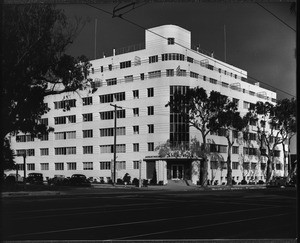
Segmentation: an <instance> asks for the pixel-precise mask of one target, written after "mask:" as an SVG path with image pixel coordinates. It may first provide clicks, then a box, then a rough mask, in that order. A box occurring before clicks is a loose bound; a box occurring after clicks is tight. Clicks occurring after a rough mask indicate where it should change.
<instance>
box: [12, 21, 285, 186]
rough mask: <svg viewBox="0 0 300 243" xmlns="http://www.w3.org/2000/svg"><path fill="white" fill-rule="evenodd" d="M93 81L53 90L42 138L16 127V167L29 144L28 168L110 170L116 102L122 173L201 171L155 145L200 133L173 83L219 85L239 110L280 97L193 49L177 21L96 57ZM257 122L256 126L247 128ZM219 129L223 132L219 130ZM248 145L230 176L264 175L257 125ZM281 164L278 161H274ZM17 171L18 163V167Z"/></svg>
mask: <svg viewBox="0 0 300 243" xmlns="http://www.w3.org/2000/svg"><path fill="white" fill-rule="evenodd" d="M91 64H92V68H91V69H90V76H89V78H91V79H92V80H93V82H92V83H91V87H90V88H87V89H84V90H78V92H72V93H71V92H70V93H64V94H57V95H51V96H48V97H46V98H45V103H47V104H48V107H49V108H50V109H51V110H50V111H49V112H48V113H47V114H45V115H43V117H42V119H41V122H43V123H45V124H47V125H49V126H51V127H53V128H54V132H51V133H49V134H46V135H44V136H43V137H41V138H33V137H31V135H28V134H18V135H17V136H15V137H12V138H11V144H12V148H14V149H15V151H16V154H17V155H19V156H17V157H16V162H17V164H18V165H19V170H22V169H23V168H22V167H23V157H22V156H21V155H22V154H23V152H24V151H25V150H26V154H27V156H26V170H27V173H30V172H39V173H43V176H44V178H52V177H53V176H54V175H65V176H66V177H69V176H71V175H72V174H75V173H76V174H85V175H86V176H87V177H92V178H93V180H97V181H99V180H102V179H103V180H104V181H108V180H110V179H111V177H112V171H113V168H112V165H113V163H112V160H113V148H114V136H113V135H114V109H115V108H114V107H113V106H112V105H117V106H118V107H117V109H116V116H117V126H116V127H117V128H116V135H117V136H116V153H117V159H116V160H117V168H116V171H117V178H123V176H124V175H125V173H129V175H130V176H131V178H132V179H133V178H139V177H141V178H143V179H151V178H152V176H153V173H154V171H156V173H157V180H158V181H162V182H163V183H164V184H166V183H168V181H169V180H181V179H185V180H191V182H192V183H194V184H195V183H197V180H198V179H199V161H197V160H193V159H188V158H185V157H184V156H181V157H180V156H179V157H178V156H177V157H172V156H170V157H168V158H159V157H158V151H157V150H156V147H157V146H158V145H160V144H163V143H166V141H167V140H170V141H171V142H172V143H178V144H179V143H181V142H188V141H190V140H191V139H192V138H196V139H198V140H199V141H201V137H200V133H199V132H198V131H197V130H196V129H195V128H193V127H189V126H188V125H187V124H186V123H184V122H183V121H181V119H180V118H179V117H178V116H177V114H173V113H170V108H169V107H166V104H167V103H168V101H169V100H170V97H171V96H172V95H173V93H174V92H175V91H178V90H180V91H182V92H184V91H185V90H186V89H188V88H193V87H196V86H199V87H203V88H204V89H205V90H206V92H207V93H208V94H209V92H210V91H212V90H215V91H218V92H220V93H222V94H224V95H226V96H228V97H229V98H230V99H232V100H235V101H236V102H237V103H238V108H239V111H240V112H241V115H243V114H245V113H246V112H247V111H248V107H249V106H250V105H251V104H254V103H256V102H257V101H263V102H265V101H268V102H270V103H273V104H275V102H276V93H274V92H272V91H270V90H267V89H264V88H262V87H260V86H259V84H255V85H253V84H250V83H249V82H247V72H246V71H244V70H241V69H239V68H236V67H234V66H232V65H229V64H227V63H224V62H221V61H219V60H217V59H215V58H213V57H212V56H211V55H205V54H203V53H202V52H200V51H199V50H197V49H196V48H195V50H194V49H191V33H190V32H189V31H187V30H185V29H183V28H181V27H178V26H175V25H164V26H159V27H155V28H152V29H149V30H147V31H146V32H145V46H144V47H143V48H141V49H140V50H135V51H130V52H127V53H123V54H119V53H116V51H115V50H114V51H113V55H112V56H108V57H103V58H101V59H97V60H92V61H91ZM252 128H253V129H252ZM251 129H252V130H254V129H255V126H253V127H251V125H250V131H251ZM219 135H220V136H219ZM221 135H222V134H210V135H209V136H208V141H207V142H208V143H210V144H213V145H212V152H213V154H216V153H217V154H218V156H211V157H210V160H209V171H208V172H209V175H208V177H209V179H210V180H211V182H212V183H218V184H221V183H223V182H225V181H226V173H227V172H226V166H225V163H224V162H225V161H226V158H227V141H226V138H225V137H223V136H221ZM250 139H252V140H253V146H252V147H251V148H249V147H248V148H247V147H245V146H246V145H244V144H241V143H238V142H236V143H235V144H234V146H233V151H232V168H233V178H234V180H235V181H236V182H240V181H241V180H242V179H243V177H244V178H245V179H246V180H248V181H249V180H256V181H258V180H265V176H264V171H265V169H264V166H265V161H263V160H262V161H261V160H260V159H259V158H258V156H257V148H258V145H257V143H256V135H255V132H254V131H253V132H252V133H251V135H250ZM276 161H277V162H276V168H275V171H276V173H278V174H282V173H283V165H282V163H283V162H282V161H283V154H282V151H281V150H280V149H279V148H278V153H277V154H276ZM277 164H278V166H277ZM19 172H20V171H19Z"/></svg>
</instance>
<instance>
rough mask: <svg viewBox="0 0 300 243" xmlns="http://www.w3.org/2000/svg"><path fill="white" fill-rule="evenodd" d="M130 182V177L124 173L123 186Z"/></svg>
mask: <svg viewBox="0 0 300 243" xmlns="http://www.w3.org/2000/svg"><path fill="white" fill-rule="evenodd" d="M130 180H131V176H130V175H129V174H128V173H126V174H125V175H124V177H123V182H124V183H125V184H130Z"/></svg>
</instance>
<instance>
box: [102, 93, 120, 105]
mask: <svg viewBox="0 0 300 243" xmlns="http://www.w3.org/2000/svg"><path fill="white" fill-rule="evenodd" d="M99 98H100V103H111V102H114V101H123V100H125V92H120V93H113V94H105V95H100V96H99Z"/></svg>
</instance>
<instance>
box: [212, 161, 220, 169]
mask: <svg viewBox="0 0 300 243" xmlns="http://www.w3.org/2000/svg"><path fill="white" fill-rule="evenodd" d="M218 167H219V163H218V161H210V169H212V170H217V169H218Z"/></svg>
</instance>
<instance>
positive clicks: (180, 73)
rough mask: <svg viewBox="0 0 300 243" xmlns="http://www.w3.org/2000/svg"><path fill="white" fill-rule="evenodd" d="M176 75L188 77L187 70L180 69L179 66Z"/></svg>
mask: <svg viewBox="0 0 300 243" xmlns="http://www.w3.org/2000/svg"><path fill="white" fill-rule="evenodd" d="M176 75H177V76H182V77H185V76H186V70H184V69H180V67H179V66H178V68H177V69H176Z"/></svg>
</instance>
